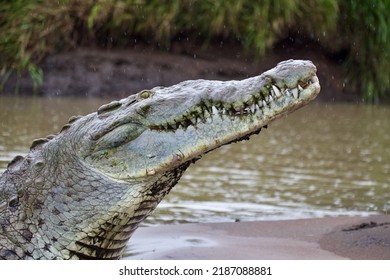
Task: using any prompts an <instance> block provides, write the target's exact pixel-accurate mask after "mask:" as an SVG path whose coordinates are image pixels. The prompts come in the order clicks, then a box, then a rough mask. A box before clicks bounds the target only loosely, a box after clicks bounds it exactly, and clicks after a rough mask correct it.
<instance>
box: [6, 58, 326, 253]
mask: <svg viewBox="0 0 390 280" xmlns="http://www.w3.org/2000/svg"><path fill="white" fill-rule="evenodd" d="M319 91H320V85H319V81H318V78H317V76H316V67H315V66H314V65H313V64H312V63H311V62H310V61H299V60H295V61H294V60H288V61H284V62H281V63H279V64H278V65H277V66H276V67H275V68H273V69H271V70H269V71H267V72H264V73H263V74H261V75H260V76H257V77H252V78H249V79H245V80H242V81H207V80H195V81H185V82H182V83H180V84H177V85H174V86H171V87H165V88H164V87H156V88H153V89H151V90H144V91H141V92H139V93H138V94H135V95H131V96H129V97H127V98H125V99H122V100H119V101H113V102H111V103H109V104H106V105H103V106H101V107H100V108H99V109H98V110H97V112H95V113H92V114H89V115H87V116H84V117H72V118H70V120H69V123H68V124H66V125H65V126H64V127H63V128H62V130H61V132H59V133H58V134H57V135H53V136H48V137H46V138H42V139H37V140H35V141H34V142H33V143H32V146H31V148H30V151H29V153H28V154H27V155H26V156H25V157H22V156H18V157H16V158H15V159H14V160H12V161H11V162H10V163H9V165H8V167H7V170H6V171H5V172H4V174H3V175H2V176H1V178H0V234H1V235H0V258H2V259H118V258H120V257H121V255H122V253H123V250H124V248H125V245H126V243H127V241H128V240H129V238H130V237H131V235H132V233H133V232H134V231H135V230H136V228H137V227H138V225H139V224H140V223H141V222H142V221H143V220H144V219H145V218H146V217H147V216H148V215H149V214H150V213H151V212H152V211H153V210H154V209H155V208H156V206H157V205H158V203H159V202H160V201H161V200H162V199H163V197H164V196H165V195H167V194H168V192H169V191H170V190H171V188H172V187H173V186H174V185H175V184H176V183H177V182H178V180H179V178H180V176H181V175H182V174H183V172H184V171H185V170H186V169H187V167H188V166H189V165H190V164H191V163H193V162H195V161H197V160H198V159H199V158H200V157H201V156H202V155H203V154H205V153H207V152H210V151H212V150H214V149H216V148H218V147H220V146H222V145H226V144H229V143H232V142H236V141H240V140H244V139H248V138H249V136H250V135H252V134H257V133H259V132H260V130H261V128H262V127H264V126H266V125H267V124H268V123H269V122H271V121H272V120H274V119H276V118H277V117H279V116H281V115H283V114H286V113H290V112H292V111H293V110H295V109H297V108H299V107H302V106H303V105H305V104H306V103H308V102H309V101H311V100H312V99H314V98H315V97H316V96H317V94H318V93H319Z"/></svg>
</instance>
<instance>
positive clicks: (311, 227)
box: [125, 215, 390, 260]
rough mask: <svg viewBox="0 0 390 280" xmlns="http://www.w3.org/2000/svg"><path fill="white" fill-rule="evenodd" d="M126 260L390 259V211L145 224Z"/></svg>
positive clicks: (133, 239) (130, 248)
mask: <svg viewBox="0 0 390 280" xmlns="http://www.w3.org/2000/svg"><path fill="white" fill-rule="evenodd" d="M125 259H149V260H150V259H284V260H286V259H323V260H325V259H332V260H336V259H390V215H387V216H371V217H334V218H318V219H301V220H286V221H259V222H237V223H214V224H213V223H209V224H185V225H167V226H158V227H148V228H146V227H145V228H140V229H138V230H137V231H136V232H135V234H134V236H133V238H132V239H131V242H130V245H129V248H128V251H127V255H126V257H125Z"/></svg>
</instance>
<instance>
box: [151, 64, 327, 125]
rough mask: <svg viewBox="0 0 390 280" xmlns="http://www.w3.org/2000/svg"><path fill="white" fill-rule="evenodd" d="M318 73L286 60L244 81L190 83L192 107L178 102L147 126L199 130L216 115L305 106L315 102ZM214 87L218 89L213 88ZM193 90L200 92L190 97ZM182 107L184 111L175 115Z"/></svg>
mask: <svg viewBox="0 0 390 280" xmlns="http://www.w3.org/2000/svg"><path fill="white" fill-rule="evenodd" d="M291 64H293V66H294V67H292V66H291ZM297 65H298V66H300V67H301V68H302V69H300V68H299V67H298V66H297ZM288 66H289V67H288ZM315 72H316V68H315V66H314V65H313V64H312V63H311V62H308V61H286V62H282V63H280V64H278V66H277V67H275V68H273V69H271V70H270V71H267V72H265V73H264V74H262V75H260V76H257V77H253V78H249V79H246V80H242V81H227V82H216V81H188V82H186V85H185V86H186V89H187V93H188V95H187V99H188V98H193V99H194V102H193V106H189V104H190V102H188V100H187V101H186V100H181V101H182V102H181V104H178V103H176V102H175V104H174V106H173V107H174V108H172V110H167V111H166V115H165V116H161V118H159V120H158V121H157V120H156V121H154V122H150V123H147V124H145V125H146V126H147V127H149V128H150V129H151V130H162V131H172V130H176V129H186V128H187V127H189V126H195V127H196V126H197V125H198V124H200V123H205V121H206V118H208V117H210V116H213V115H220V116H226V117H240V116H245V115H249V114H254V113H256V112H259V111H261V110H267V109H268V108H269V107H272V105H273V104H274V103H278V102H279V103H281V102H282V100H283V102H284V103H286V102H288V103H296V104H297V105H298V104H302V103H303V104H305V103H307V102H309V101H310V100H312V99H314V98H315V97H316V96H317V94H318V93H319V90H320V86H319V81H318V78H317V76H316V74H315ZM191 83H192V84H191ZM211 85H217V86H216V87H214V88H213V87H212V86H211ZM169 89H170V88H166V89H157V90H156V91H157V92H156V95H158V94H159V93H161V92H159V91H160V90H161V91H163V92H162V94H163V95H165V94H167V92H166V91H167V90H168V91H169ZM183 89H184V87H183V88H182V90H183ZM194 89H196V90H199V93H198V94H196V93H194V94H190V93H191V91H193V90H194ZM176 90H177V89H176ZM179 96H180V97H181V95H179ZM179 100H180V98H179ZM156 102H157V103H158V101H157V100H156ZM160 105H161V103H160ZM180 106H183V109H181V110H180V112H176V110H177V108H180ZM171 112H172V114H171ZM174 113H176V114H174ZM152 119H153V117H152Z"/></svg>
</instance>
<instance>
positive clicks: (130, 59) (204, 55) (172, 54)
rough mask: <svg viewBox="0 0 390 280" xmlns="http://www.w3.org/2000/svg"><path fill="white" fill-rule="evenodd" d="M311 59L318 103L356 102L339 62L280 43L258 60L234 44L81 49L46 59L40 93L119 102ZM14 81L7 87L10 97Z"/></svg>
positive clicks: (24, 90) (27, 83)
mask: <svg viewBox="0 0 390 280" xmlns="http://www.w3.org/2000/svg"><path fill="white" fill-rule="evenodd" d="M291 58H292V59H309V60H311V61H313V62H314V64H315V65H316V66H317V69H318V72H317V73H318V76H319V79H320V82H321V93H320V95H319V97H318V100H321V101H329V102H332V101H336V102H340V101H353V102H359V100H360V97H359V95H358V94H356V93H353V92H351V90H350V88H349V87H348V85H347V82H346V81H345V79H344V76H345V73H344V72H343V67H342V65H341V63H339V62H337V61H336V60H335V59H334V58H330V57H329V56H328V55H327V54H326V52H325V51H324V50H322V49H321V47H320V46H318V45H316V44H313V43H307V44H306V43H300V44H290V43H287V44H286V43H280V44H278V46H277V47H275V48H274V49H273V50H271V51H269V52H268V53H267V55H266V56H265V57H264V58H263V59H261V60H256V59H253V58H251V57H249V56H247V55H244V54H243V51H242V48H241V47H240V46H238V45H235V44H222V43H221V44H218V45H216V44H211V45H210V46H209V47H207V48H205V47H204V46H202V45H200V44H195V43H192V42H187V43H183V42H181V43H174V44H173V45H172V47H171V49H170V51H169V52H168V51H162V50H158V49H155V48H153V47H151V46H148V45H144V44H136V45H134V46H132V47H131V48H127V49H109V50H103V49H91V48H81V49H75V50H72V51H68V52H62V53H58V54H53V55H50V56H48V57H47V58H46V59H45V61H44V62H43V63H42V64H41V67H42V69H43V71H44V84H43V90H42V92H43V94H44V95H46V96H67V95H78V96H85V97H92V96H104V97H112V98H113V99H115V98H122V97H125V96H128V95H129V94H133V93H137V92H139V91H141V90H143V89H150V88H153V87H155V86H170V85H173V84H176V83H178V82H181V81H184V80H189V79H209V80H232V79H244V78H247V77H250V76H256V75H259V74H261V73H262V72H264V71H266V70H268V69H270V68H272V67H274V66H275V65H276V64H277V63H278V62H280V61H283V60H286V59H291ZM15 84H16V83H15V77H11V78H10V79H9V81H8V82H7V83H6V85H5V92H13V91H14V88H15ZM19 86H20V87H19V93H21V94H30V93H32V91H33V87H32V83H31V80H30V78H29V77H28V76H27V75H24V76H23V78H22V79H21V81H20V83H19Z"/></svg>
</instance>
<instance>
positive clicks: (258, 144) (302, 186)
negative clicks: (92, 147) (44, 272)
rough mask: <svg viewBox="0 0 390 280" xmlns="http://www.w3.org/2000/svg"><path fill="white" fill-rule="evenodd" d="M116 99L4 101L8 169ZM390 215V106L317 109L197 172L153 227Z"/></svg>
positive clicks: (1, 143) (0, 159)
mask: <svg viewBox="0 0 390 280" xmlns="http://www.w3.org/2000/svg"><path fill="white" fill-rule="evenodd" d="M107 101H108V100H102V99H77V98H62V99H59V98H54V99H42V98H26V97H23V98H13V97H0V172H2V171H4V169H5V168H6V165H7V162H8V161H10V160H11V159H12V158H13V157H14V156H15V155H18V154H26V153H27V151H28V147H29V146H30V143H31V141H32V140H33V139H34V138H39V137H43V136H46V135H49V134H53V133H55V132H58V131H59V130H60V129H61V127H62V125H63V124H65V123H66V121H67V120H68V118H69V117H70V116H71V115H77V114H86V113H89V112H92V111H94V110H95V109H96V108H98V107H99V106H100V105H101V104H103V103H106V102H107ZM389 211H390V107H388V106H366V105H356V104H312V105H310V106H308V107H306V108H303V109H301V110H299V111H297V112H295V113H293V114H291V115H290V116H288V117H286V118H283V119H282V120H278V121H276V122H274V123H272V124H271V125H270V126H269V128H268V129H267V130H263V131H262V132H261V133H260V135H259V136H254V137H252V139H251V140H250V141H246V142H242V143H238V144H234V145H229V146H225V147H222V148H221V149H219V150H217V151H214V152H213V153H210V154H208V155H206V156H205V157H204V158H203V159H202V160H200V161H198V162H197V163H196V164H195V165H193V166H191V167H190V168H189V170H188V171H187V172H186V173H185V175H184V176H183V178H182V179H181V181H180V182H179V184H178V185H177V186H176V187H175V188H174V189H173V190H172V192H171V193H170V195H169V196H167V197H166V198H165V200H164V201H163V202H162V203H161V204H160V205H159V207H158V209H157V210H156V212H155V214H154V215H153V216H151V217H149V218H148V219H147V221H146V223H145V224H149V225H152V224H160V223H184V222H220V221H234V220H236V219H239V220H268V219H291V218H306V217H323V216H336V215H368V214H375V213H388V212H389Z"/></svg>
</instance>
